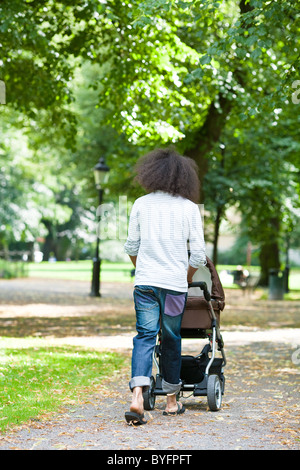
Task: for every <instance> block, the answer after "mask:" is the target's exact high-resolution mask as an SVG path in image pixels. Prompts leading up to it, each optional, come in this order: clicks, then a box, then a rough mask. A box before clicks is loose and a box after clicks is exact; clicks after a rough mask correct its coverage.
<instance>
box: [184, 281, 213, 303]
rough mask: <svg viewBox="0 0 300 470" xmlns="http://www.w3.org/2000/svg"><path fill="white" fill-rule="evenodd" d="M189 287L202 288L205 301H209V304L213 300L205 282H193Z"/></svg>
mask: <svg viewBox="0 0 300 470" xmlns="http://www.w3.org/2000/svg"><path fill="white" fill-rule="evenodd" d="M189 287H200V289H201V290H203V294H204V298H205V300H207V302H209V301H210V300H211V296H210V292H209V291H208V289H207V284H206V282H203V281H200V282H191V283H189Z"/></svg>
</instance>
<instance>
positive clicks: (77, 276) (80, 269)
mask: <svg viewBox="0 0 300 470" xmlns="http://www.w3.org/2000/svg"><path fill="white" fill-rule="evenodd" d="M235 268H236V266H221V265H220V266H217V270H218V272H219V273H221V271H223V270H229V271H232V270H234V269H235ZM132 269H133V265H132V264H131V263H130V262H128V263H125V262H124V263H111V262H108V261H102V264H101V280H102V281H104V282H105V281H106V282H130V281H131V280H132V278H131V276H130V273H131V270H132ZM250 272H253V273H258V272H259V267H258V266H253V267H251V268H250ZM28 275H29V276H30V277H44V278H52V279H73V280H78V281H90V280H91V278H92V261H90V260H88V261H59V262H56V263H48V262H44V263H29V264H28ZM223 287H233V286H232V283H231V282H230V281H229V282H228V281H226V282H223ZM289 287H290V289H291V290H300V269H299V268H294V269H291V273H290V278H289Z"/></svg>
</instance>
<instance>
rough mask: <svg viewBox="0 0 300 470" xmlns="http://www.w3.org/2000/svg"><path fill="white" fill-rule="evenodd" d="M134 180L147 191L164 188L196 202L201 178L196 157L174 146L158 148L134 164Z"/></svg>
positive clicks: (175, 194)
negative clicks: (175, 148)
mask: <svg viewBox="0 0 300 470" xmlns="http://www.w3.org/2000/svg"><path fill="white" fill-rule="evenodd" d="M135 170H136V177H135V180H136V181H137V182H138V183H139V184H140V185H141V186H142V187H143V188H144V189H145V190H146V191H147V192H154V191H164V192H167V193H169V194H172V195H173V196H182V197H184V198H186V199H190V200H191V201H193V202H195V203H197V202H198V201H199V193H200V181H199V178H198V167H197V164H196V162H195V161H194V160H192V159H191V158H189V157H184V156H182V155H180V154H179V153H177V152H176V150H174V149H172V148H166V149H162V148H159V149H156V150H153V151H152V152H150V153H148V154H147V155H144V156H143V157H141V158H140V159H139V160H138V162H137V164H136V167H135Z"/></svg>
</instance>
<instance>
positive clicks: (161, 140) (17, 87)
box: [0, 0, 300, 279]
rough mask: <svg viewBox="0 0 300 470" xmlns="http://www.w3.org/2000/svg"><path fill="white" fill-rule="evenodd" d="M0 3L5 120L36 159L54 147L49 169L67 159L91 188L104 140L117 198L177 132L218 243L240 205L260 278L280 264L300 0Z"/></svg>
mask: <svg viewBox="0 0 300 470" xmlns="http://www.w3.org/2000/svg"><path fill="white" fill-rule="evenodd" d="M0 13H1V18H2V20H1V25H0V50H1V57H0V80H2V81H3V82H4V83H5V85H6V94H7V104H6V106H5V111H4V112H3V115H2V118H1V119H4V120H6V122H7V120H9V121H11V120H12V121H13V124H12V125H13V126H14V128H16V129H21V131H22V134H23V135H24V136H26V139H28V141H27V143H28V146H29V148H31V149H32V152H33V154H32V155H33V157H32V158H33V161H34V162H35V163H36V165H37V167H36V169H37V168H38V166H39V162H40V159H41V152H45V151H47V152H49V159H51V160H52V162H55V163H53V166H52V165H50V167H51V168H52V169H51V168H49V169H48V170H49V171H48V170H47V171H48V173H47V172H46V174H49V175H55V174H56V172H55V167H57V166H59V167H60V178H62V180H63V179H64V178H68V174H69V172H70V171H71V172H72V175H73V176H72V177H73V181H76V184H78V185H79V187H80V194H81V197H82V194H85V196H84V197H85V198H86V200H89V201H90V199H89V198H90V197H91V195H92V190H91V187H92V186H91V184H92V183H91V177H90V172H91V168H92V167H93V165H94V164H95V163H96V161H97V160H98V157H97V156H96V155H97V154H98V155H99V153H102V154H104V155H105V156H106V157H107V159H108V160H109V163H110V165H111V167H112V180H111V181H112V182H111V185H110V191H111V196H112V197H113V194H114V193H115V194H116V192H117V188H118V191H122V190H124V191H125V189H126V190H128V189H129V188H130V182H131V178H132V166H133V164H134V162H135V161H136V159H137V157H138V155H139V154H140V153H142V152H144V151H146V150H148V149H151V148H153V147H155V146H160V145H168V144H170V143H172V144H174V145H176V147H177V148H178V150H179V151H181V152H183V153H184V154H186V155H188V156H191V157H192V158H194V159H195V161H196V162H197V163H198V166H199V169H200V176H201V181H202V201H201V202H203V203H204V204H205V207H206V208H207V209H208V210H209V212H210V214H211V215H212V219H213V220H214V223H215V230H214V238H215V240H214V241H215V245H216V244H217V239H218V233H219V223H220V220H221V219H222V218H223V217H224V215H225V209H226V208H227V207H230V206H235V207H237V208H239V210H240V211H241V213H242V215H243V228H245V229H246V232H247V234H248V236H249V237H250V238H251V239H252V240H253V242H254V243H256V244H258V245H259V247H260V256H261V266H262V267H263V271H264V278H265V279H266V276H267V271H268V269H269V268H270V267H279V266H280V262H281V261H280V249H281V243H282V240H283V239H284V237H285V236H286V233H287V232H289V231H290V230H291V227H292V226H294V225H295V217H296V214H297V212H296V209H297V207H299V168H300V156H299V136H298V132H297V131H298V129H299V113H297V110H298V106H299V101H300V100H299V90H300V81H299V53H300V34H299V32H300V24H299V19H300V5H299V3H298V2H294V1H292V0H282V1H280V2H278V1H275V0H270V1H265V0H249V1H248V0H219V1H215V0H210V1H209V0H202V1H200V0H193V1H192V0H188V1H183V0H145V1H138V2H130V1H128V0H123V1H119V0H111V1H106V0H100V1H98V0H79V1H76V2H71V1H69V0H60V1H57V2H54V1H53V0H46V1H42V0H27V1H21V0H10V1H8V0H4V1H2V2H1V5H0ZM76 77H77V79H76ZM78 77H81V78H78ZM298 82H299V83H298ZM3 108H4V106H2V108H1V110H2V109H3ZM12 116H13V117H12ZM24 138H25V137H24ZM58 155H59V157H58ZM24 158H25V157H24ZM6 161H7V160H6ZM24 161H26V158H25V160H24ZM32 164H33V163H32ZM3 168H5V171H4V172H3V174H2V179H4V180H5V181H7V182H8V181H9V176H8V175H9V171H10V170H9V165H8V164H5V165H4V167H3ZM49 178H50V176H49ZM50 180H51V178H50ZM71 186H72V185H71ZM8 187H9V186H7V188H8ZM130 189H131V191H129V192H130V193H131V194H132V195H136V194H137V189H135V188H130ZM14 191H15V189H14ZM29 192H30V191H29ZM10 194H13V192H12V193H10ZM8 204H9V203H8ZM10 209H11V206H10ZM5 212H6V214H9V213H10V212H9V210H8V209H7V211H5ZM13 212H14V211H13ZM41 216H42V215H41ZM3 220H4V219H3ZM2 224H3V221H2ZM216 253H217V252H216ZM215 261H217V258H216V254H215Z"/></svg>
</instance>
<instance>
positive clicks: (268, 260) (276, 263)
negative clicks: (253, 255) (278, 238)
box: [259, 242, 280, 287]
mask: <svg viewBox="0 0 300 470" xmlns="http://www.w3.org/2000/svg"><path fill="white" fill-rule="evenodd" d="M259 260H260V267H261V274H260V280H259V285H261V286H263V287H267V286H268V284H269V270H270V269H272V268H274V269H280V255H279V247H278V243H277V242H273V243H268V244H267V243H266V244H264V245H262V247H261V249H260V254H259Z"/></svg>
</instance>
